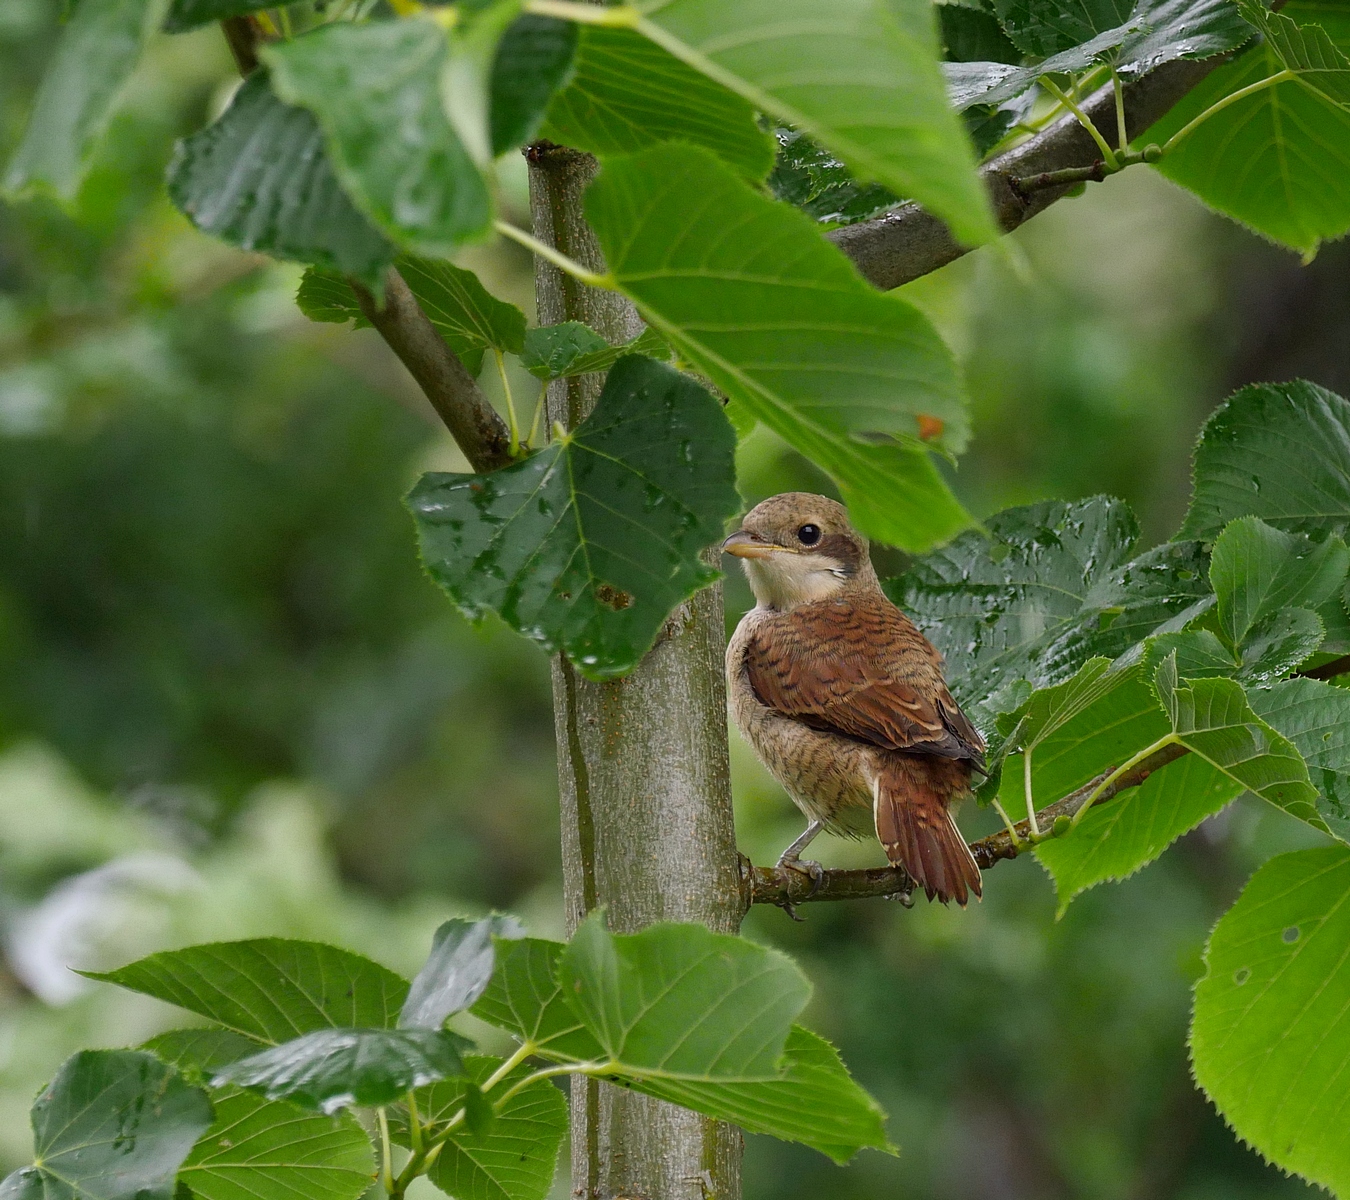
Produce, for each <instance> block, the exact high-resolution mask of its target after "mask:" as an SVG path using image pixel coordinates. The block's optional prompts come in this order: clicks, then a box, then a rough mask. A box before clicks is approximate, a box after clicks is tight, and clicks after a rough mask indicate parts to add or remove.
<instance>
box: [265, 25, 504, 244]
mask: <svg viewBox="0 0 1350 1200" xmlns="http://www.w3.org/2000/svg"><path fill="white" fill-rule="evenodd" d="M262 57H263V59H264V61H265V62H266V63H267V64H268V65H269V66H270V67H271V68H272V71H273V84H274V86H275V88H276V90H277V93H278V94H279V95H280V96H281V97H282V98H283V99H285V100H287V101H289V102H290V103H292V104H299V105H302V106H304V107H305V108H307V109H310V110H311V111H312V112H313V113H314V115H315V116H316V117H318V120H319V124H320V125H321V126H322V127H323V131H324V133H325V135H326V137H327V146H328V150H329V153H330V154H331V156H332V161H333V167H334V170H336V171H337V174H338V177H339V179H341V180H342V184H343V187H344V188H345V189H346V190H347V193H348V194H349V195H350V196H351V197H352V199H353V200H355V201H356V203H357V205H358V206H359V207H360V208H361V209H362V210H363V211H364V212H365V214H366V216H368V217H369V218H370V219H371V220H372V221H373V222H374V223H375V224H376V225H377V226H378V227H379V228H380V229H381V230H383V231H384V232H385V233H386V234H387V235H388V236H389V237H390V238H392V239H393V240H394V241H396V242H398V243H399V244H400V245H401V246H404V247H406V248H407V249H409V250H414V251H417V252H418V253H421V254H426V255H431V256H433V257H444V256H446V255H449V254H451V253H452V252H453V251H454V250H455V249H456V248H458V247H459V246H460V245H462V244H463V243H464V242H466V241H468V240H470V239H472V238H475V237H478V236H480V235H481V234H482V233H484V232H485V231H486V230H487V228H488V226H489V224H490V222H491V220H492V205H491V201H490V199H489V197H488V191H487V185H486V184H485V183H484V181H483V177H482V176H481V175H480V174H479V173H478V170H477V168H476V167H475V166H474V164H473V162H472V161H471V160H470V158H469V155H468V152H467V151H466V150H465V148H464V146H463V145H462V144H461V142H460V140H459V137H458V136H457V135H456V133H455V130H454V129H453V128H452V127H451V125H450V122H449V120H448V119H447V117H446V115H445V113H444V111H443V110H442V106H441V92H440V81H441V73H442V70H443V68H444V66H445V62H446V57H447V49H446V40H445V33H444V32H443V31H442V29H441V28H440V26H439V25H437V23H436V22H435V21H433V20H431V19H429V18H428V19H424V18H414V19H410V20H402V21H372V22H369V23H367V24H364V25H354V24H350V23H347V22H337V23H334V24H329V25H325V26H322V27H321V28H319V29H316V30H314V31H313V32H312V33H308V34H306V35H304V36H303V37H298V38H295V39H293V40H292V41H288V42H273V43H271V44H269V45H268V46H266V47H265V48H264V49H263V51H262Z"/></svg>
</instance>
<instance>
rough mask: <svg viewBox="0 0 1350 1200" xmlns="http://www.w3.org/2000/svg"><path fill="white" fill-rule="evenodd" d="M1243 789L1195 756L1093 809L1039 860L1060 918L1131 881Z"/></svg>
mask: <svg viewBox="0 0 1350 1200" xmlns="http://www.w3.org/2000/svg"><path fill="white" fill-rule="evenodd" d="M1242 790H1243V789H1242V785H1241V784H1239V783H1237V782H1235V781H1234V780H1232V779H1230V778H1229V777H1228V776H1227V775H1225V774H1224V773H1223V772H1222V771H1220V770H1219V769H1218V768H1216V767H1213V766H1211V765H1210V764H1209V763H1207V762H1205V760H1204V759H1202V758H1199V757H1197V756H1196V755H1194V754H1187V755H1186V756H1185V757H1184V758H1179V759H1178V760H1177V761H1176V762H1174V763H1170V764H1168V765H1167V766H1166V767H1164V768H1163V769H1162V770H1161V771H1155V772H1154V773H1153V774H1152V775H1150V776H1149V777H1148V779H1147V780H1146V781H1145V782H1144V784H1143V785H1142V786H1141V787H1137V788H1132V789H1130V790H1129V791H1125V792H1122V793H1121V794H1120V795H1119V796H1117V797H1116V798H1115V799H1114V800H1112V801H1110V802H1109V803H1107V804H1103V805H1100V806H1094V807H1093V808H1092V809H1090V810H1089V811H1088V813H1087V815H1086V816H1085V817H1084V818H1083V819H1082V821H1080V822H1079V823H1078V824H1077V825H1075V826H1074V827H1073V829H1072V830H1070V832H1069V833H1067V834H1065V835H1064V836H1063V837H1057V838H1052V839H1051V840H1049V841H1046V842H1042V843H1041V844H1040V845H1039V846H1038V847H1037V848H1036V857H1037V858H1038V859H1039V860H1040V863H1041V865H1042V866H1043V867H1045V869H1046V870H1047V871H1049V872H1050V875H1051V876H1052V878H1053V879H1054V881H1055V890H1056V892H1057V893H1058V896H1059V913H1060V915H1061V916H1062V915H1063V913H1064V911H1065V910H1066V909H1067V908H1068V907H1069V902H1070V901H1071V900H1072V899H1073V898H1074V897H1075V896H1077V895H1078V894H1079V893H1080V892H1085V891H1087V889H1088V888H1090V887H1095V886H1096V885H1097V884H1099V883H1103V882H1105V881H1106V880H1109V879H1127V878H1128V877H1129V876H1131V875H1133V874H1134V873H1135V872H1136V871H1138V870H1139V869H1140V868H1141V867H1144V866H1146V865H1147V864H1149V863H1151V862H1152V861H1153V860H1154V859H1155V858H1157V857H1158V856H1159V855H1160V854H1161V853H1162V852H1163V851H1164V850H1166V849H1167V847H1168V846H1170V845H1171V844H1172V843H1173V842H1174V841H1176V840H1177V838H1179V837H1180V836H1181V835H1182V834H1183V833H1187V832H1189V831H1190V830H1192V829H1194V828H1195V827H1196V826H1197V825H1199V824H1200V822H1201V821H1203V820H1204V819H1205V818H1206V817H1208V816H1211V815H1213V814H1214V813H1216V812H1218V811H1219V810H1220V809H1221V808H1223V807H1224V806H1225V805H1226V804H1228V803H1229V802H1230V801H1232V800H1234V799H1236V797H1237V796H1238V795H1240V794H1241V792H1242Z"/></svg>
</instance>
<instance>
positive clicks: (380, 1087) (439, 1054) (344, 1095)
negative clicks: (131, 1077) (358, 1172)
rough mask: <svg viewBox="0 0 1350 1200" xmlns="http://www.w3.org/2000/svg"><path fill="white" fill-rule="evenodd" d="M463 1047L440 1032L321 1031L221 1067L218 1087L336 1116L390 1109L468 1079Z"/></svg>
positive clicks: (215, 1081) (216, 1079) (215, 1080)
mask: <svg viewBox="0 0 1350 1200" xmlns="http://www.w3.org/2000/svg"><path fill="white" fill-rule="evenodd" d="M461 1044H462V1043H461V1039H460V1038H459V1037H457V1036H456V1035H455V1034H453V1033H449V1032H446V1031H442V1030H438V1029H319V1030H315V1031H314V1032H313V1033H306V1034H303V1035H302V1036H301V1037H298V1038H295V1039H293V1040H292V1041H289V1042H283V1043H282V1044H281V1045H280V1046H273V1047H272V1048H271V1049H268V1050H264V1051H262V1052H261V1053H260V1054H253V1055H250V1056H249V1057H248V1058H244V1059H240V1060H239V1061H238V1062H234V1063H230V1064H228V1065H226V1066H224V1067H221V1068H220V1069H219V1070H218V1071H216V1072H215V1074H214V1075H213V1076H212V1079H211V1083H212V1086H213V1087H223V1086H225V1085H226V1084H234V1085H236V1086H238V1087H241V1088H246V1089H248V1090H250V1091H256V1092H260V1093H261V1094H262V1095H264V1096H266V1097H267V1099H269V1100H290V1101H291V1102H293V1103H295V1104H299V1105H300V1106H301V1107H303V1108H314V1109H318V1110H319V1111H320V1112H323V1113H327V1114H328V1115H330V1116H331V1115H332V1114H333V1113H335V1112H337V1111H338V1110H339V1109H342V1108H348V1107H350V1106H352V1105H355V1104H362V1105H372V1106H374V1105H381V1104H391V1103H393V1102H394V1101H395V1100H398V1099H400V1098H402V1097H403V1096H404V1095H406V1094H407V1093H408V1092H410V1091H412V1090H413V1089H414V1088H419V1087H425V1086H426V1085H427V1084H429V1083H435V1082H436V1081H437V1080H438V1079H445V1078H447V1077H448V1076H452V1075H459V1074H461V1073H462V1072H463V1070H464V1064H463V1061H462V1060H461V1058H460V1052H459V1047H460V1045H461Z"/></svg>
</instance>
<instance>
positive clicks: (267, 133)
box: [168, 71, 394, 287]
mask: <svg viewBox="0 0 1350 1200" xmlns="http://www.w3.org/2000/svg"><path fill="white" fill-rule="evenodd" d="M168 185H169V197H170V199H172V200H173V202H174V204H176V205H177V206H178V209H179V211H180V212H182V213H183V215H184V216H185V217H187V218H188V220H189V221H191V222H192V223H193V224H194V225H195V226H197V228H198V229H200V230H201V231H202V232H203V233H209V234H212V235H213V236H215V237H218V238H220V239H221V240H222V241H226V242H229V243H230V244H231V245H233V246H239V247H241V248H242V249H244V250H259V251H261V252H262V253H264V254H270V255H272V256H273V257H274V258H284V259H290V260H293V261H295V262H304V263H314V264H317V265H319V266H322V267H326V268H328V269H329V270H333V271H340V272H343V273H345V274H349V275H356V276H358V277H359V278H361V279H363V280H365V281H366V282H367V283H368V284H369V285H370V286H372V287H380V286H382V283H381V280H382V279H383V276H384V270H385V268H386V267H387V266H388V265H389V263H390V261H391V260H392V259H393V257H394V247H393V246H391V245H390V244H389V242H387V241H386V240H385V239H384V237H383V235H381V234H380V233H379V231H378V230H376V229H375V228H374V227H373V226H372V225H371V224H370V222H369V221H367V220H366V218H365V217H363V216H362V215H361V214H360V213H359V212H358V211H357V210H356V208H355V206H353V204H352V202H351V201H350V200H348V199H347V196H346V194H345V193H344V192H343V190H342V188H341V186H340V185H339V184H338V181H337V177H336V176H335V175H334V174H333V169H332V166H331V164H330V163H329V160H328V156H327V154H326V152H325V151H324V146H323V134H322V132H321V131H320V129H319V126H318V123H317V122H316V121H315V120H314V117H313V115H312V114H310V113H309V112H306V111H305V110H304V109H303V108H294V107H292V106H291V105H289V104H285V103H283V102H282V101H281V100H279V99H278V98H277V97H276V96H275V95H274V94H273V93H272V90H271V87H270V85H269V83H268V80H267V76H266V73H265V72H262V71H255V72H254V73H253V74H252V75H251V76H250V77H249V78H248V79H247V80H245V81H244V84H243V86H242V87H240V89H239V90H238V91H237V92H236V93H235V95H234V99H233V100H231V101H230V107H229V108H227V109H226V110H225V111H224V112H223V113H222V114H221V115H220V117H219V118H218V119H217V120H216V121H215V122H214V123H213V124H211V125H208V126H207V127H206V128H205V129H203V130H201V131H200V132H199V133H194V134H193V135H192V136H191V137H189V138H185V139H184V140H183V141H181V142H179V143H178V147H177V149H176V150H175V152H174V157H173V162H171V163H170V164H169V172H168Z"/></svg>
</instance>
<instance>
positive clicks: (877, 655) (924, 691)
mask: <svg viewBox="0 0 1350 1200" xmlns="http://www.w3.org/2000/svg"><path fill="white" fill-rule="evenodd" d="M746 669H747V671H748V672H749V676H750V683H751V686H752V687H753V688H754V689H755V694H756V695H758V696H759V698H760V700H761V701H763V703H764V704H766V705H767V706H768V707H770V708H772V709H775V710H776V711H778V712H781V713H783V714H784V715H785V716H790V717H795V718H796V719H798V720H800V721H801V722H802V723H803V724H805V725H809V726H811V727H812V728H814V729H821V730H829V731H833V732H836V733H841V734H844V735H845V736H847V737H852V738H857V739H858V740H860V741H866V742H871V743H873V744H874V745H877V746H883V747H885V748H886V749H888V750H906V751H909V752H911V753H921V754H934V755H938V756H940V757H942V758H959V759H967V760H971V761H974V762H976V763H978V762H979V761H980V760H981V758H982V751H983V750H984V742H983V739H982V738H981V737H980V735H979V734H978V733H977V732H976V730H975V728H974V726H972V725H971V724H970V722H969V721H968V720H967V719H966V716H965V714H964V713H962V712H961V709H960V707H959V706H958V705H957V703H956V701H955V700H953V699H952V697H951V694H950V693H949V692H948V690H947V685H946V683H945V682H944V681H943V679H942V659H941V657H940V656H939V655H938V652H937V651H936V650H935V649H933V647H932V645H931V644H930V643H929V642H928V639H927V638H925V637H924V636H923V634H921V633H920V632H919V631H918V629H916V628H915V627H914V625H913V623H912V622H910V620H909V619H908V618H907V617H906V616H905V615H904V614H903V613H902V612H900V610H899V609H898V608H896V607H895V606H894V605H893V604H891V603H890V601H888V600H886V599H885V597H883V596H877V597H875V598H870V597H864V598H859V599H851V600H833V601H822V602H820V603H817V604H804V605H801V606H799V607H798V608H794V609H792V610H790V611H789V612H785V613H779V614H776V615H775V617H774V618H773V619H772V620H770V621H767V622H765V623H764V624H762V625H761V626H760V628H759V629H757V630H756V633H755V636H754V637H753V638H751V639H750V642H749V644H748V646H747V648H746Z"/></svg>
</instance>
